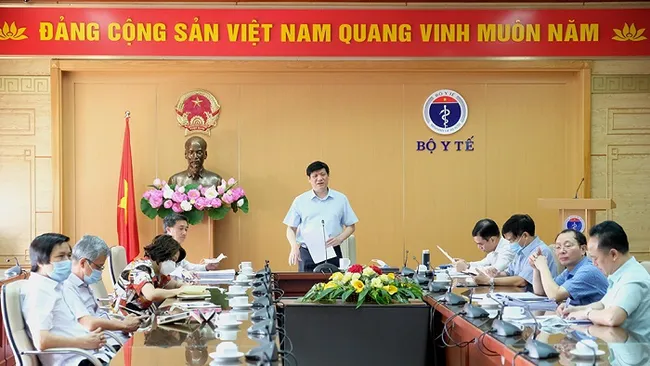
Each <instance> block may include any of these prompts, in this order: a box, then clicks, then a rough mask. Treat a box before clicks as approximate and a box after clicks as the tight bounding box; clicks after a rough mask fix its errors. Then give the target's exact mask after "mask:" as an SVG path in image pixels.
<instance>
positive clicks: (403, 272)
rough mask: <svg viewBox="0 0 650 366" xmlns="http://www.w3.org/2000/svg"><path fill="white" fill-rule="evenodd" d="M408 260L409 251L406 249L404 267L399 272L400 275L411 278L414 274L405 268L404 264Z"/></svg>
mask: <svg viewBox="0 0 650 366" xmlns="http://www.w3.org/2000/svg"><path fill="white" fill-rule="evenodd" d="M408 260H409V250H408V249H406V251H405V252H404V266H403V267H402V270H401V271H400V273H401V275H402V276H404V277H413V275H414V274H415V271H414V270H412V269H410V268H408V267H407V266H406V263H407V262H408Z"/></svg>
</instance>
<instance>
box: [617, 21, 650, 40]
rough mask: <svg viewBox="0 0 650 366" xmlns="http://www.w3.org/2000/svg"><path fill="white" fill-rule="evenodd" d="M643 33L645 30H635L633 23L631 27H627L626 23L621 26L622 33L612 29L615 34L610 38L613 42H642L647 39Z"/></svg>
mask: <svg viewBox="0 0 650 366" xmlns="http://www.w3.org/2000/svg"><path fill="white" fill-rule="evenodd" d="M643 32H645V28H641V29H638V30H637V29H636V26H635V25H634V23H632V25H630V26H628V25H627V23H625V26H623V31H621V30H619V29H616V28H614V33H615V34H616V35H615V36H614V37H612V39H613V40H615V41H621V42H625V41H634V42H637V41H643V40H646V39H648V38H646V36H644V35H643Z"/></svg>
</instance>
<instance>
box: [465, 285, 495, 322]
mask: <svg viewBox="0 0 650 366" xmlns="http://www.w3.org/2000/svg"><path fill="white" fill-rule="evenodd" d="M472 296H474V289H471V290H470V292H469V301H468V302H467V304H466V305H465V308H463V311H464V312H465V316H466V317H468V318H487V317H489V316H490V314H489V313H488V312H487V311H485V309H483V308H481V307H479V306H474V305H472Z"/></svg>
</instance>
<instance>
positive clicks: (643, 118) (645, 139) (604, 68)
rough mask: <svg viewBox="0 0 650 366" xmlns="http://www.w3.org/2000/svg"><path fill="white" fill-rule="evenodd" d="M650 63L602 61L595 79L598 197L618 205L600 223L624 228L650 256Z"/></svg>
mask: <svg viewBox="0 0 650 366" xmlns="http://www.w3.org/2000/svg"><path fill="white" fill-rule="evenodd" d="M648 70H650V61H648V60H637V61H628V62H616V63H614V62H605V61H603V62H598V63H596V65H595V74H594V75H593V77H592V89H591V93H592V96H591V97H592V106H593V107H592V125H591V129H592V164H593V173H592V177H593V183H594V184H593V186H592V187H593V197H595V198H613V199H614V201H615V202H616V205H617V207H616V208H615V209H613V210H609V211H607V212H600V213H598V215H597V221H602V220H605V219H609V220H615V221H616V222H618V223H619V224H621V225H622V226H623V228H624V229H625V231H626V232H627V234H628V238H629V240H630V249H631V251H632V252H633V254H634V255H635V256H636V257H637V258H638V259H640V260H648V259H650V240H648V237H649V236H650V226H649V225H648V224H647V217H648V215H649V214H650V195H648V188H647V187H648V186H650V170H648V164H649V163H650V122H649V121H650V74H648Z"/></svg>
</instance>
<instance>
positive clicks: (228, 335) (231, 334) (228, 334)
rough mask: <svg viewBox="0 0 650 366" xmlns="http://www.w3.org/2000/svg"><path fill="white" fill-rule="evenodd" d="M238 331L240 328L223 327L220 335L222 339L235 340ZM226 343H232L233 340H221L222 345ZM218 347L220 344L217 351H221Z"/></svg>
mask: <svg viewBox="0 0 650 366" xmlns="http://www.w3.org/2000/svg"><path fill="white" fill-rule="evenodd" d="M237 332H238V330H222V329H220V330H219V335H218V337H219V339H221V340H222V341H234V340H235V339H237ZM224 343H231V342H221V343H220V344H219V345H222V344H224ZM218 347H219V346H217V352H219V348H218ZM235 353H237V351H235Z"/></svg>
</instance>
